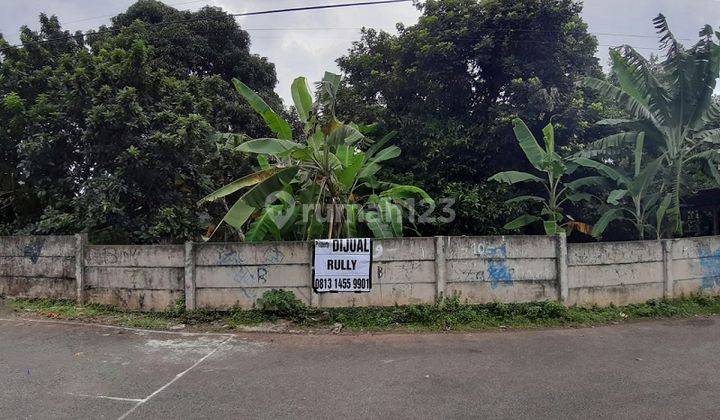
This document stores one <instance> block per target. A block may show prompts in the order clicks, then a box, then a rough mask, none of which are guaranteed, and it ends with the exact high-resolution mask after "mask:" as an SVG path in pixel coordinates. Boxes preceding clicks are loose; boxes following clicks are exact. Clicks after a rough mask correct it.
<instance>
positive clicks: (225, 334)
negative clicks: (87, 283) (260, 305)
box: [0, 318, 235, 337]
mask: <svg viewBox="0 0 720 420" xmlns="http://www.w3.org/2000/svg"><path fill="white" fill-rule="evenodd" d="M0 321H5V322H37V323H40V324H60V325H76V326H82V327H95V328H110V329H114V330H123V331H131V332H136V333H142V334H172V335H180V336H185V337H198V336H209V337H213V336H215V337H234V336H235V335H234V334H229V333H191V332H181V331H163V330H145V329H142V328H131V327H121V326H118V325H106V324H93V323H85V322H73V321H56V320H51V319H29V318H0Z"/></svg>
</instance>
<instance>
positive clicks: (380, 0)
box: [0, 0, 692, 52]
mask: <svg viewBox="0 0 720 420" xmlns="http://www.w3.org/2000/svg"><path fill="white" fill-rule="evenodd" d="M199 1H200V0H198V1H188V2H185V3H175V5H179V4H188V3H197V2H199ZM411 1H412V0H374V1H363V2H353V3H336V4H324V5H315V6H303V7H293V8H283V9H271V10H261V11H254V12H243V13H228V14H227V16H233V17H243V16H257V15H267V14H274V13H287V12H301V11H310V10H321V9H333V8H342V7H356V6H372V5H380V4H390V3H409V2H411ZM221 18H222V17H210V16H206V17H196V18H192V19H183V20H174V21H162V22H157V23H148V25H153V26H159V25H170V24H174V23H192V22H198V21H203V20H216V19H221ZM89 19H92V18H89ZM76 22H77V21H76ZM121 29H122V28H107V29H103V30H98V31H97V32H94V33H93V35H100V34H104V33H109V32H117V31H119V30H121ZM242 29H243V30H246V31H315V30H318V31H320V30H323V31H324V30H361V29H363V28H362V27H326V28H311V27H301V28H287V27H285V28H242ZM488 29H491V30H492V29H494V30H506V31H508V32H525V33H549V34H552V33H564V32H565V31H561V30H553V29H526V28H488ZM588 33H590V34H592V35H596V36H614V37H634V38H657V36H653V35H643V34H628V33H612V32H588ZM79 36H85V34H80V35H79ZM71 38H76V35H66V36H61V37H55V38H49V39H45V40H40V41H27V42H25V43H20V44H15V45H8V46H6V47H3V48H0V52H3V51H5V50H7V49H10V48H16V47H22V46H25V45H39V44H45V43H49V42H53V41H61V40H67V39H71ZM255 38H268V39H272V38H273V37H263V36H256V37H255ZM333 38H337V37H333ZM677 39H678V40H682V41H692V40H691V39H688V38H677ZM524 42H529V43H538V40H526V41H524ZM540 42H549V41H540ZM598 46H599V47H611V48H612V47H616V46H614V45H609V44H598ZM635 48H636V49H641V50H659V48H652V47H635Z"/></svg>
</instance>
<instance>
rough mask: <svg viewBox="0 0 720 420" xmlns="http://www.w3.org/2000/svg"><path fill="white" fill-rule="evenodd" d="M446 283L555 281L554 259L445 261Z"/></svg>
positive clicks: (555, 265) (555, 268)
mask: <svg viewBox="0 0 720 420" xmlns="http://www.w3.org/2000/svg"><path fill="white" fill-rule="evenodd" d="M447 267H448V268H447V273H448V274H447V275H448V279H447V281H448V283H468V282H470V283H474V282H480V283H482V282H487V283H491V284H495V285H497V284H505V285H512V284H513V283H514V282H517V281H526V280H547V281H555V277H556V276H557V264H556V262H555V260H554V259H539V258H534V259H520V258H518V259H475V260H455V261H448V262H447Z"/></svg>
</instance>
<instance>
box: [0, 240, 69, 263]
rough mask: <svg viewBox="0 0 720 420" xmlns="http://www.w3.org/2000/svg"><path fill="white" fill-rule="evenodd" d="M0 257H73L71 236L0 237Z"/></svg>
mask: <svg viewBox="0 0 720 420" xmlns="http://www.w3.org/2000/svg"><path fill="white" fill-rule="evenodd" d="M0 255H2V256H5V257H26V258H29V259H33V258H37V257H74V256H75V238H74V237H73V236H0Z"/></svg>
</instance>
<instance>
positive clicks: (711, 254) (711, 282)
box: [698, 245, 720, 289]
mask: <svg viewBox="0 0 720 420" xmlns="http://www.w3.org/2000/svg"><path fill="white" fill-rule="evenodd" d="M698 253H699V254H700V269H701V270H702V283H701V285H702V288H703V289H714V288H717V287H720V249H717V250H715V251H713V250H712V249H710V247H709V246H707V245H700V246H699V247H698Z"/></svg>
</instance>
